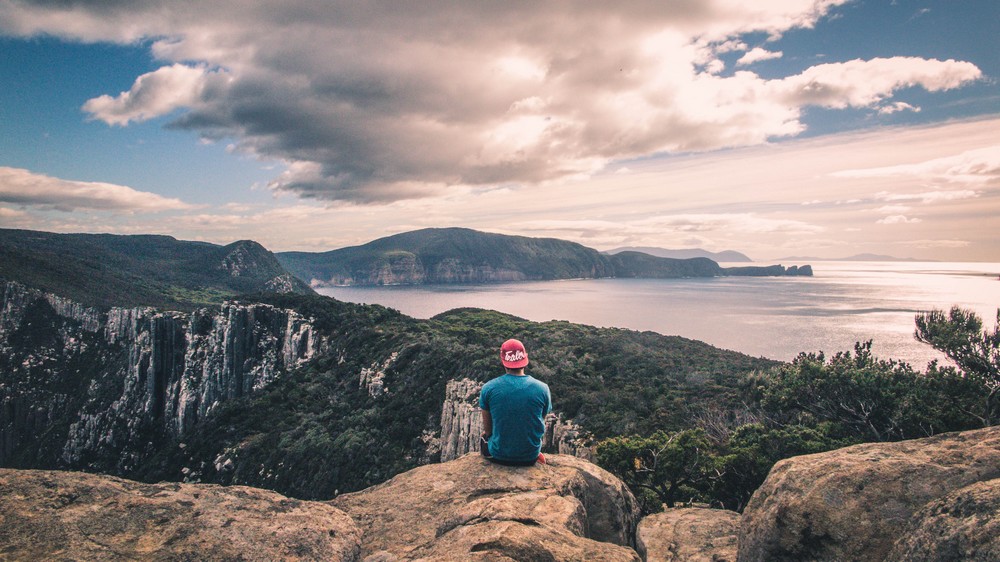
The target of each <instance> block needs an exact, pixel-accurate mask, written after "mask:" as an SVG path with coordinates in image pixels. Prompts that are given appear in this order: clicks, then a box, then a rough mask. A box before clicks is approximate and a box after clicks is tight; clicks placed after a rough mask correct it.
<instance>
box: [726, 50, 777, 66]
mask: <svg viewBox="0 0 1000 562" xmlns="http://www.w3.org/2000/svg"><path fill="white" fill-rule="evenodd" d="M783 55H784V53H782V52H781V51H768V50H767V49H762V48H760V47H754V48H753V49H750V50H749V51H747V52H746V53H745V54H744V55H743V56H742V57H740V58H739V60H737V61H736V66H747V65H751V64H753V63H755V62H760V61H762V60H771V59H780V58H781V57H782V56H783Z"/></svg>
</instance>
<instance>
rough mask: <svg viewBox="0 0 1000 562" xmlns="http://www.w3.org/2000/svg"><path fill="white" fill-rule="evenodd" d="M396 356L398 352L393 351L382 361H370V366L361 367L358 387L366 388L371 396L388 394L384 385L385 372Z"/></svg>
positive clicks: (376, 396)
mask: <svg viewBox="0 0 1000 562" xmlns="http://www.w3.org/2000/svg"><path fill="white" fill-rule="evenodd" d="M397 357H399V353H395V352H394V353H393V354H391V355H390V356H389V358H388V359H386V360H385V361H383V362H382V363H372V365H371V367H364V368H362V369H361V373H360V374H359V375H358V387H359V388H367V389H368V395H369V396H371V397H372V398H378V397H380V396H382V395H384V394H389V388H388V387H386V385H385V372H386V371H387V370H388V369H389V367H390V366H391V365H392V363H393V362H394V361H395V360H396V358H397Z"/></svg>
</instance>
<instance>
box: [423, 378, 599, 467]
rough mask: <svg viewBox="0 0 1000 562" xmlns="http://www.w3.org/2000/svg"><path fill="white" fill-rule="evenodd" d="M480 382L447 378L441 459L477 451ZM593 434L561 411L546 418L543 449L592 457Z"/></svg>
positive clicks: (480, 425)
mask: <svg viewBox="0 0 1000 562" xmlns="http://www.w3.org/2000/svg"><path fill="white" fill-rule="evenodd" d="M482 388H483V383H481V382H479V381H474V380H472V379H459V380H452V381H448V384H447V386H446V387H445V396H444V404H443V406H442V407H441V461H442V462H444V461H450V460H453V459H456V458H458V457H460V456H462V455H464V454H466V453H475V452H479V436H480V435H482V433H483V420H482V417H481V416H480V413H479V391H480V390H482ZM592 441H593V439H592V437H591V436H590V434H589V433H587V432H586V431H584V430H583V429H582V428H580V426H578V425H577V424H576V423H574V422H573V420H564V419H563V418H562V414H560V413H554V414H550V415H549V416H548V417H546V419H545V434H544V436H543V437H542V451H543V452H546V453H558V454H561V455H573V456H577V457H580V458H584V459H587V460H593V458H594V452H593V448H592Z"/></svg>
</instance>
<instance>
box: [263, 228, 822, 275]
mask: <svg viewBox="0 0 1000 562" xmlns="http://www.w3.org/2000/svg"><path fill="white" fill-rule="evenodd" d="M277 256H278V259H279V260H280V261H281V263H282V264H283V265H284V266H285V267H286V268H288V270H289V271H291V272H292V273H294V274H295V275H297V276H299V277H300V278H302V279H306V280H310V281H312V280H317V281H318V282H321V283H327V284H333V285H383V284H420V283H487V282H497V281H524V280H549V279H578V278H583V279H592V278H601V277H641V278H659V279H664V278H680V277H717V276H725V275H755V276H774V275H786V274H789V275H811V274H812V271H811V269H808V266H806V267H805V268H801V269H799V268H794V269H793V268H789V270H786V269H785V268H784V267H782V266H780V265H777V266H769V267H734V268H722V267H719V264H717V263H716V262H714V261H712V260H710V259H708V258H703V257H701V258H690V259H673V258H663V257H656V256H652V255H649V254H645V253H641V252H629V251H625V252H620V253H616V254H614V255H607V254H602V253H600V252H598V251H597V250H593V249H591V248H587V247H585V246H581V245H580V244H577V243H575V242H567V241H565V240H556V239H553V238H527V237H524V236H505V235H501V234H489V233H485V232H477V231H475V230H469V229H465V228H428V229H424V230H417V231H414V232H406V233H403V234H397V235H394V236H389V237H386V238H380V239H378V240H374V241H372V242H369V243H367V244H364V245H362V246H354V247H350V248H342V249H339V250H333V251H330V252H323V253H309V252H283V253H279V254H277Z"/></svg>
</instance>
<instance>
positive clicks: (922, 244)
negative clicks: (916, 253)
mask: <svg viewBox="0 0 1000 562" xmlns="http://www.w3.org/2000/svg"><path fill="white" fill-rule="evenodd" d="M901 244H903V245H906V246H913V247H916V248H944V249H949V248H967V247H969V245H970V244H971V242H969V241H968V240H906V241H904V242H901Z"/></svg>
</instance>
